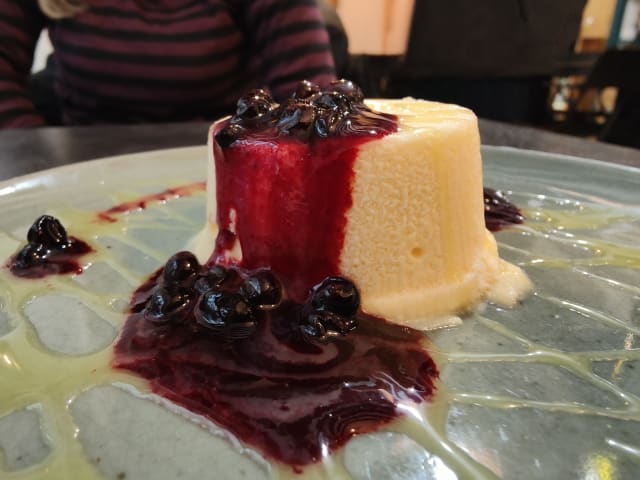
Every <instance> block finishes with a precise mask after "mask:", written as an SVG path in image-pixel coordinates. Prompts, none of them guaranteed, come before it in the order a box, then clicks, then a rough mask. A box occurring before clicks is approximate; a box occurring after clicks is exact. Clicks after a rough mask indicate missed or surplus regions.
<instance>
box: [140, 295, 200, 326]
mask: <svg viewBox="0 0 640 480" xmlns="http://www.w3.org/2000/svg"><path fill="white" fill-rule="evenodd" d="M191 302H192V300H191V297H190V296H189V295H188V294H187V293H185V292H170V291H169V290H167V289H166V288H163V287H156V288H155V289H154V290H153V292H152V293H151V296H150V297H149V300H148V301H147V306H146V309H145V312H144V316H145V318H146V319H148V320H150V321H152V322H154V323H167V322H170V321H180V320H182V319H184V318H185V317H186V315H187V313H188V312H189V309H190V307H191Z"/></svg>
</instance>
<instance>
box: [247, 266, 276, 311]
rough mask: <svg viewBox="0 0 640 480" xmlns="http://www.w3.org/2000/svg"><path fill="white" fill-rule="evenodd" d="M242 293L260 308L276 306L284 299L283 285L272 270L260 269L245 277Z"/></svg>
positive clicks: (250, 302) (268, 308)
mask: <svg viewBox="0 0 640 480" xmlns="http://www.w3.org/2000/svg"><path fill="white" fill-rule="evenodd" d="M240 293H241V294H242V295H243V296H244V298H245V299H246V300H247V302H249V304H250V305H251V306H252V307H255V308H258V309H260V310H271V309H273V308H276V307H277V306H278V305H279V304H280V302H281V301H282V286H281V284H280V281H279V280H278V278H277V277H276V276H275V274H274V273H273V272H272V271H271V270H266V269H265V270H259V271H257V272H255V273H254V274H252V275H250V276H248V277H247V278H245V280H244V282H243V283H242V286H241V287H240Z"/></svg>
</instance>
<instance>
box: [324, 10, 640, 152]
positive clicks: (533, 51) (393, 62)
mask: <svg viewBox="0 0 640 480" xmlns="http://www.w3.org/2000/svg"><path fill="white" fill-rule="evenodd" d="M327 3H329V4H331V6H332V7H334V8H335V9H336V11H337V13H338V16H339V18H340V20H341V22H342V25H343V26H344V30H345V32H346V35H347V38H348V51H349V55H348V61H347V62H346V64H341V62H337V64H338V70H339V71H338V74H339V75H342V76H347V77H349V78H352V79H353V80H355V81H357V82H359V83H360V84H361V85H362V86H363V87H364V89H365V93H366V94H367V95H369V96H385V97H402V96H415V97H421V98H427V99H433V100H441V101H445V102H453V103H459V104H461V105H464V106H467V107H470V108H472V109H473V110H475V111H476V113H477V114H478V115H479V116H480V117H484V118H489V119H495V120H502V121H506V122H512V123H518V124H526V125H534V126H539V127H542V128H545V129H549V130H553V131H556V132H561V133H568V134H572V135H577V136H582V137H588V138H598V139H600V140H603V141H607V142H611V143H617V144H622V145H627V146H634V147H636V148H640V36H639V33H638V31H639V26H640V0H588V1H587V0H561V1H557V0H483V1H482V2H476V1H473V2H472V1H468V0H447V1H437V0H415V1H414V0H331V1H328V2H327Z"/></svg>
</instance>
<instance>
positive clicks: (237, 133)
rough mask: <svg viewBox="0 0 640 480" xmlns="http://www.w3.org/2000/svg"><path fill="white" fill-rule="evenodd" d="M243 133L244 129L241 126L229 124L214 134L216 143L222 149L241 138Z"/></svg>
mask: <svg viewBox="0 0 640 480" xmlns="http://www.w3.org/2000/svg"><path fill="white" fill-rule="evenodd" d="M244 132H245V129H244V128H243V127H242V126H240V125H238V124H235V123H231V124H229V125H227V126H226V127H225V128H223V129H222V130H220V131H219V132H218V133H216V143H217V144H218V145H220V146H221V147H222V148H227V147H229V146H231V144H233V142H235V141H236V140H238V138H240V137H242V135H243V134H244Z"/></svg>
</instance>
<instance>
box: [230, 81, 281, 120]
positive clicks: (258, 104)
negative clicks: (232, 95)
mask: <svg viewBox="0 0 640 480" xmlns="http://www.w3.org/2000/svg"><path fill="white" fill-rule="evenodd" d="M273 105H274V102H273V98H271V95H269V94H268V93H267V92H266V91H265V90H263V89H261V88H260V89H257V90H251V91H250V92H249V93H246V94H244V95H243V96H242V97H240V99H239V100H238V103H237V108H236V114H235V117H234V118H237V119H242V120H256V119H259V118H260V117H262V116H264V115H265V114H267V113H269V111H271V109H272V108H273Z"/></svg>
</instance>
